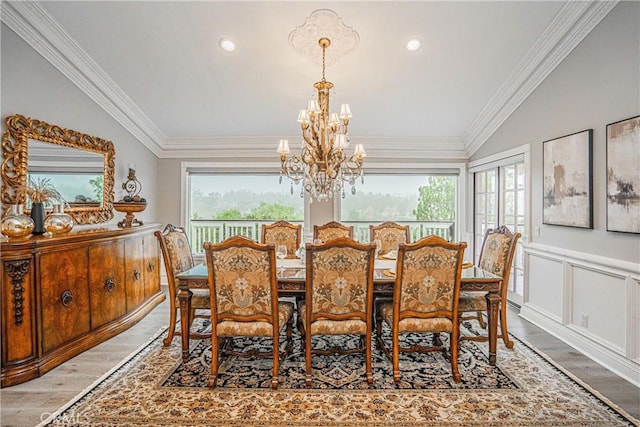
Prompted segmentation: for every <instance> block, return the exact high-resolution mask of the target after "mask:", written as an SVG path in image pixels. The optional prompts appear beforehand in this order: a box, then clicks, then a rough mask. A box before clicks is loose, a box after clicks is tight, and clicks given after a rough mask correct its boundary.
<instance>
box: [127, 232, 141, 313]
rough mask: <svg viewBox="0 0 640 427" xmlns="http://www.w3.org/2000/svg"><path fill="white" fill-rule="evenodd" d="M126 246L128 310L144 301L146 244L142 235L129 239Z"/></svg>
mask: <svg viewBox="0 0 640 427" xmlns="http://www.w3.org/2000/svg"><path fill="white" fill-rule="evenodd" d="M124 248H125V271H124V274H125V286H126V293H127V311H132V310H134V309H135V308H136V307H137V306H138V305H140V304H141V303H142V301H144V268H145V267H144V244H143V239H142V237H139V238H135V239H129V240H127V241H126V242H125V244H124Z"/></svg>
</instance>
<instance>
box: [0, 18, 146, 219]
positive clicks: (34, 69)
mask: <svg viewBox="0 0 640 427" xmlns="http://www.w3.org/2000/svg"><path fill="white" fill-rule="evenodd" d="M1 36H2V39H1V43H2V44H1V55H2V57H1V63H2V75H1V87H2V92H1V93H2V100H1V106H0V115H1V116H2V121H3V122H4V119H5V117H7V116H9V115H13V114H21V115H23V116H27V117H31V118H34V119H38V120H43V121H45V122H47V123H50V124H55V125H58V126H61V127H64V128H68V129H73V130H76V131H79V132H82V133H86V134H88V135H92V136H97V137H100V138H103V139H106V140H110V141H112V142H113V144H114V146H115V151H116V156H115V169H116V170H115V197H116V200H118V199H119V198H120V197H121V196H122V187H121V185H122V182H123V181H124V180H126V176H127V167H128V164H129V163H135V165H136V168H137V170H136V175H137V178H138V180H139V181H140V182H141V183H142V191H141V193H140V194H141V195H142V196H143V197H145V198H146V199H147V202H148V206H147V209H146V210H145V212H142V213H140V214H136V216H137V217H139V218H141V219H142V220H143V221H157V220H158V215H157V212H158V206H159V204H158V193H159V187H158V186H157V184H156V175H157V161H158V160H157V158H156V156H155V155H154V154H153V153H151V152H150V151H149V150H148V149H147V148H146V147H145V146H143V145H142V144H141V143H140V142H139V141H138V140H137V139H135V138H134V137H133V136H131V134H130V133H129V132H128V131H127V130H125V129H124V128H123V127H122V126H120V124H118V123H117V122H116V121H115V120H114V119H113V118H112V117H111V116H110V115H108V114H107V113H106V112H105V111H104V110H103V109H102V108H101V107H100V106H98V105H97V104H96V103H95V102H93V101H92V100H91V99H90V98H89V97H87V96H86V95H85V94H84V92H82V91H81V90H80V89H78V88H77V87H76V86H75V85H74V84H73V83H72V82H70V81H69V80H68V79H67V78H66V77H64V76H63V75H62V74H61V73H60V72H58V71H57V70H56V69H55V68H54V67H53V66H52V65H51V64H49V62H47V61H46V60H45V59H44V58H43V57H42V56H40V55H39V54H38V53H37V52H36V51H35V50H33V49H32V48H31V47H30V46H29V45H28V44H27V43H25V42H24V41H23V40H22V39H21V38H20V37H18V36H17V35H16V34H15V33H14V32H13V31H11V30H10V29H9V28H8V27H7V26H6V25H4V24H2V35H1ZM3 131H4V126H3ZM114 214H115V216H114V219H113V221H112V222H117V221H119V220H121V219H122V218H123V217H124V214H121V213H119V212H114Z"/></svg>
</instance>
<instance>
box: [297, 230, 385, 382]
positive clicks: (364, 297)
mask: <svg viewBox="0 0 640 427" xmlns="http://www.w3.org/2000/svg"><path fill="white" fill-rule="evenodd" d="M306 251H307V255H306V296H305V301H304V302H301V303H300V306H299V308H298V314H299V317H300V319H299V320H300V322H299V328H300V333H301V335H302V337H303V339H304V343H305V355H306V356H305V357H306V360H305V361H306V377H305V383H306V386H307V387H311V385H312V384H313V376H312V371H311V367H312V363H311V361H312V359H311V358H312V354H324V355H330V354H335V353H340V354H350V353H355V352H363V353H364V354H365V365H366V366H365V372H366V377H367V383H369V384H371V383H373V372H372V362H371V336H372V329H373V316H372V308H373V269H374V253H375V245H374V244H365V243H358V242H356V241H354V240H353V239H350V238H348V237H338V238H335V239H332V240H330V241H328V242H326V243H322V244H313V245H307V249H306ZM318 335H359V336H360V337H361V340H360V346H359V347H357V348H351V349H344V348H338V347H333V348H329V349H324V350H321V349H314V348H313V345H312V337H314V336H318Z"/></svg>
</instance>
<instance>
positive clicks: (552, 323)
mask: <svg viewBox="0 0 640 427" xmlns="http://www.w3.org/2000/svg"><path fill="white" fill-rule="evenodd" d="M523 249H524V255H525V292H524V301H523V305H522V308H521V310H520V315H521V316H522V317H523V318H525V319H527V320H529V321H530V322H532V323H534V324H536V325H538V326H539V327H541V328H543V329H544V330H546V331H547V332H549V333H551V334H553V335H555V336H557V337H558V338H560V339H562V340H563V341H565V342H566V343H568V344H569V345H571V346H573V347H574V348H576V349H577V350H579V351H580V352H582V353H584V354H585V355H586V356H588V357H590V358H591V359H593V360H595V361H596V362H598V363H600V364H601V365H603V366H605V367H606V368H608V369H610V370H611V371H613V372H615V373H617V374H618V375H620V376H622V377H623V378H625V379H627V380H628V381H630V382H631V383H633V384H634V385H636V386H639V387H640V338H639V334H640V264H637V263H630V262H626V261H620V260H616V259H612V258H605V257H600V256H595V255H591V254H586V253H580V252H575V251H567V250H566V249H562V248H557V247H552V246H546V245H540V244H536V243H529V244H525V245H523Z"/></svg>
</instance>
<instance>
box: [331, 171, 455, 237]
mask: <svg viewBox="0 0 640 427" xmlns="http://www.w3.org/2000/svg"><path fill="white" fill-rule="evenodd" d="M457 181H458V176H457V175H452V174H447V175H436V174H406V175H391V174H368V175H367V176H366V177H365V185H361V186H359V187H358V191H357V192H356V194H354V195H347V196H346V197H345V198H344V199H340V217H339V219H340V221H341V222H342V223H345V224H348V225H353V226H354V229H355V237H356V239H357V240H359V241H364V242H366V241H368V240H369V225H370V224H379V223H381V222H384V221H394V222H397V223H399V224H406V225H409V226H410V229H411V240H412V241H416V240H419V239H420V238H422V237H424V236H427V235H430V234H438V235H440V236H442V237H444V238H446V239H448V240H453V239H454V237H455V236H454V234H455V228H456V227H455V224H456V222H455V221H456V218H457V212H456V210H457V209H456V208H457V203H456V200H457Z"/></svg>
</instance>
